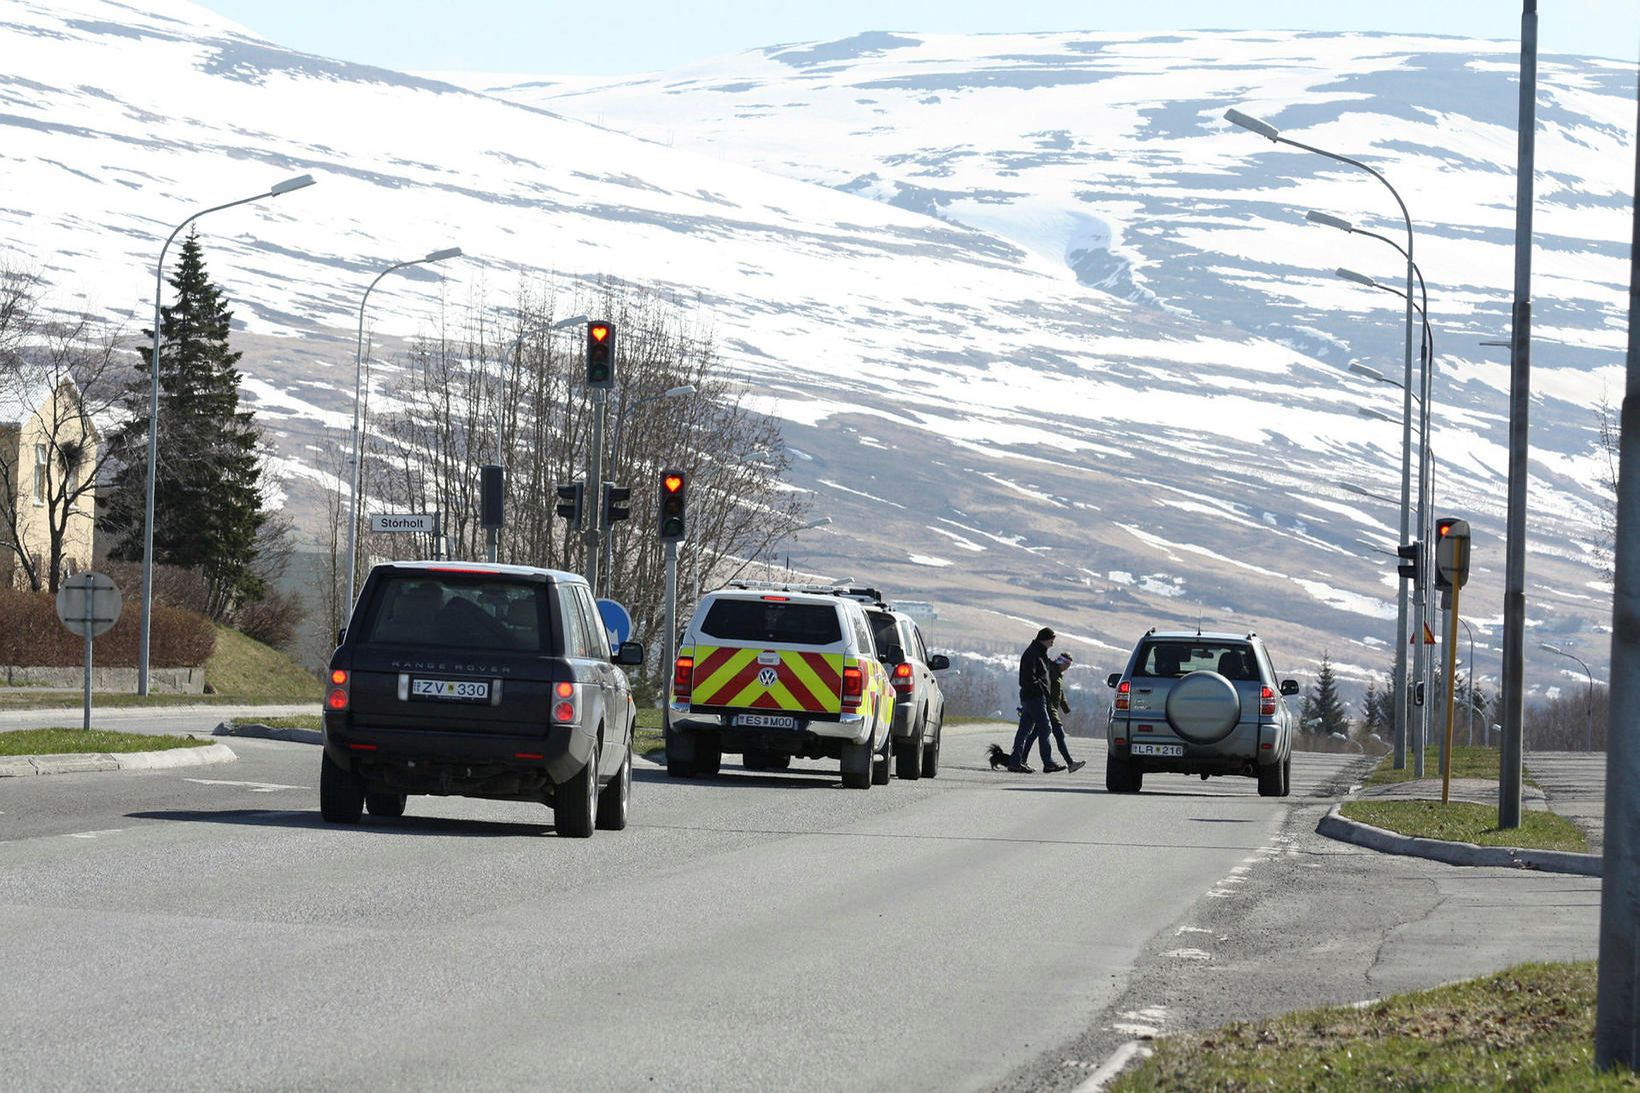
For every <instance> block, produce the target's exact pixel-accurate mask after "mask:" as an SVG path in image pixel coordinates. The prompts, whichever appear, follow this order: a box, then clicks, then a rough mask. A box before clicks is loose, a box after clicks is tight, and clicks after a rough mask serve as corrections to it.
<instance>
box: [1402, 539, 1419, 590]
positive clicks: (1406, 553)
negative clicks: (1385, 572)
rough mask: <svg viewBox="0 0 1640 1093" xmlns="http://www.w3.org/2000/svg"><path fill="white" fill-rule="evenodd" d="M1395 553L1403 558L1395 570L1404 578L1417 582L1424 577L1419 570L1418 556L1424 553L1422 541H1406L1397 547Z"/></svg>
mask: <svg viewBox="0 0 1640 1093" xmlns="http://www.w3.org/2000/svg"><path fill="white" fill-rule="evenodd" d="M1395 553H1396V555H1398V556H1399V557H1400V559H1401V561H1400V563H1399V564H1398V565H1397V566H1396V567H1395V571H1396V572H1397V573H1399V574H1400V575H1401V579H1402V580H1407V581H1411V582H1412V583H1413V584H1417V583H1418V582H1419V581H1420V580H1422V579H1423V578H1422V575H1421V574H1420V573H1419V572H1418V558H1419V555H1421V554H1422V553H1423V544H1422V543H1419V542H1411V543H1404V544H1402V545H1401V546H1398V547H1396V548H1395Z"/></svg>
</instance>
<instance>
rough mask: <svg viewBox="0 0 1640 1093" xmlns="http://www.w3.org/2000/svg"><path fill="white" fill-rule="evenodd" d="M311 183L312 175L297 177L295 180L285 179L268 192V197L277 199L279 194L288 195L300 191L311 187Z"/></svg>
mask: <svg viewBox="0 0 1640 1093" xmlns="http://www.w3.org/2000/svg"><path fill="white" fill-rule="evenodd" d="M313 182H314V179H313V176H312V175H297V176H296V177H295V178H287V179H285V181H283V182H280V183H277V184H276V185H275V186H274V187H273V189H271V190H269V191H268V196H269V197H278V196H279V195H280V194H288V193H290V192H291V191H292V190H301V189H304V188H306V187H308V186H311V185H313Z"/></svg>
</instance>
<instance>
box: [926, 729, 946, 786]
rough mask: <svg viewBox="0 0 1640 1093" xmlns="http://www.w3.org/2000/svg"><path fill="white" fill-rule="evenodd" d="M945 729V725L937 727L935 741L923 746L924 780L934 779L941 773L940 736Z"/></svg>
mask: <svg viewBox="0 0 1640 1093" xmlns="http://www.w3.org/2000/svg"><path fill="white" fill-rule="evenodd" d="M944 729H945V726H944V725H943V724H937V725H935V726H934V739H933V740H932V741H931V742H930V743H927V744H924V745H923V769H922V776H923V777H924V778H933V777H935V776H936V775H938V774H939V772H940V735H941V733H942V732H943V731H944Z"/></svg>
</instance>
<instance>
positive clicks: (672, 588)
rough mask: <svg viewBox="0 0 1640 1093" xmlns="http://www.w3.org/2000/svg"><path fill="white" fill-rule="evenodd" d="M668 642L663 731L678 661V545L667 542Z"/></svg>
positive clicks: (665, 647) (663, 669)
mask: <svg viewBox="0 0 1640 1093" xmlns="http://www.w3.org/2000/svg"><path fill="white" fill-rule="evenodd" d="M665 620H666V621H665V626H666V641H665V643H664V644H663V645H662V646H661V648H662V650H663V651H664V657H663V659H662V660H661V672H660V676H661V729H662V730H663V731H664V730H665V729H667V728H669V727H670V726H671V724H672V666H673V665H674V664H676V663H677V660H678V650H677V643H678V544H677V540H675V539H668V540H667V541H666V614H665Z"/></svg>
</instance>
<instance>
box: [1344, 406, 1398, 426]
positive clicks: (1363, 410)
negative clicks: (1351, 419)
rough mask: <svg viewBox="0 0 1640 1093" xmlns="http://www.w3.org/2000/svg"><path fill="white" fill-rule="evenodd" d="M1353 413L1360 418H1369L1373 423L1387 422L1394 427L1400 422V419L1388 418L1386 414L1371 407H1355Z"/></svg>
mask: <svg viewBox="0 0 1640 1093" xmlns="http://www.w3.org/2000/svg"><path fill="white" fill-rule="evenodd" d="M1355 412H1356V413H1358V414H1360V415H1361V416H1362V417H1370V418H1372V419H1373V420H1374V421H1387V422H1390V423H1391V424H1394V425H1399V424H1400V422H1401V419H1400V418H1398V417H1390V416H1389V415H1388V414H1386V413H1384V411H1382V410H1379V409H1377V408H1375V407H1372V406H1357V407H1356V408H1355Z"/></svg>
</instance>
